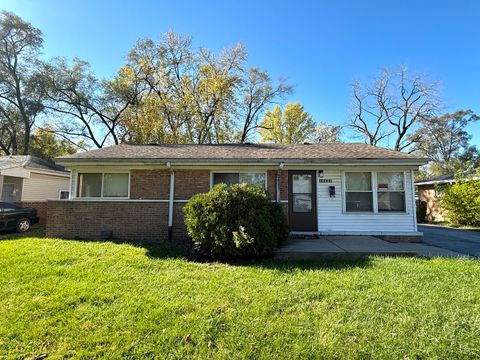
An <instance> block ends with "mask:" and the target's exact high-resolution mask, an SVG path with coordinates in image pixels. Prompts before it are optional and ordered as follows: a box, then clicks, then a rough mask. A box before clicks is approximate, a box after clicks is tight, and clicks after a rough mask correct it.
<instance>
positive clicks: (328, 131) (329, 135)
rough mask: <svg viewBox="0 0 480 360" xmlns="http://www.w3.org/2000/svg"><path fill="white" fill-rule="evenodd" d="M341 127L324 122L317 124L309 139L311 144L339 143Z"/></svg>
mask: <svg viewBox="0 0 480 360" xmlns="http://www.w3.org/2000/svg"><path fill="white" fill-rule="evenodd" d="M342 131H343V127H342V125H333V124H328V123H326V122H324V121H322V122H320V123H318V124H317V126H316V127H315V131H314V133H313V136H312V138H311V141H312V142H316V143H320V142H322V143H324V142H339V141H341V135H342Z"/></svg>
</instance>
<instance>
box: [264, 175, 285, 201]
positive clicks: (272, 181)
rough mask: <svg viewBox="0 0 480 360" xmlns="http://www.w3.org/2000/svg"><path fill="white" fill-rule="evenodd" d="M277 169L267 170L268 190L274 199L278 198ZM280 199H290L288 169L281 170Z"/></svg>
mask: <svg viewBox="0 0 480 360" xmlns="http://www.w3.org/2000/svg"><path fill="white" fill-rule="evenodd" d="M277 172H278V171H277V170H268V171H267V191H268V192H269V194H270V196H271V197H272V199H273V200H276V199H277V180H276V176H277ZM279 176H280V178H279V182H280V183H279V188H280V200H288V171H286V170H283V171H280V172H279Z"/></svg>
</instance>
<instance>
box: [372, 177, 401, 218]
mask: <svg viewBox="0 0 480 360" xmlns="http://www.w3.org/2000/svg"><path fill="white" fill-rule="evenodd" d="M377 173H401V174H403V190H402V191H398V190H381V191H379V190H378V183H377ZM406 179H407V176H406V174H405V171H393V170H388V171H375V192H376V193H377V202H376V205H377V213H379V214H382V215H383V214H406V213H407V181H406ZM379 192H403V203H404V204H405V210H400V211H379V210H378V193H379Z"/></svg>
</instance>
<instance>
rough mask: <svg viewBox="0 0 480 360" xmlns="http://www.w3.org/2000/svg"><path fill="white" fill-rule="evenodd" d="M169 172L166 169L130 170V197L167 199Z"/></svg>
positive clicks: (168, 193)
mask: <svg viewBox="0 0 480 360" xmlns="http://www.w3.org/2000/svg"><path fill="white" fill-rule="evenodd" d="M169 195H170V172H169V171H167V170H132V171H131V173H130V198H131V199H155V200H168V199H169Z"/></svg>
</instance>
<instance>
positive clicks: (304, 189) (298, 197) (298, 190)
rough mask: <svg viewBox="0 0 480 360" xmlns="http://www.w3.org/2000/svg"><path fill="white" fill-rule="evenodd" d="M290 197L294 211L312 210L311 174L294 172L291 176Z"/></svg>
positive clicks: (307, 211) (304, 211)
mask: <svg viewBox="0 0 480 360" xmlns="http://www.w3.org/2000/svg"><path fill="white" fill-rule="evenodd" d="M292 197H293V199H292V200H293V207H292V210H293V212H295V213H309V212H311V211H312V175H309V174H294V175H293V176H292Z"/></svg>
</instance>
